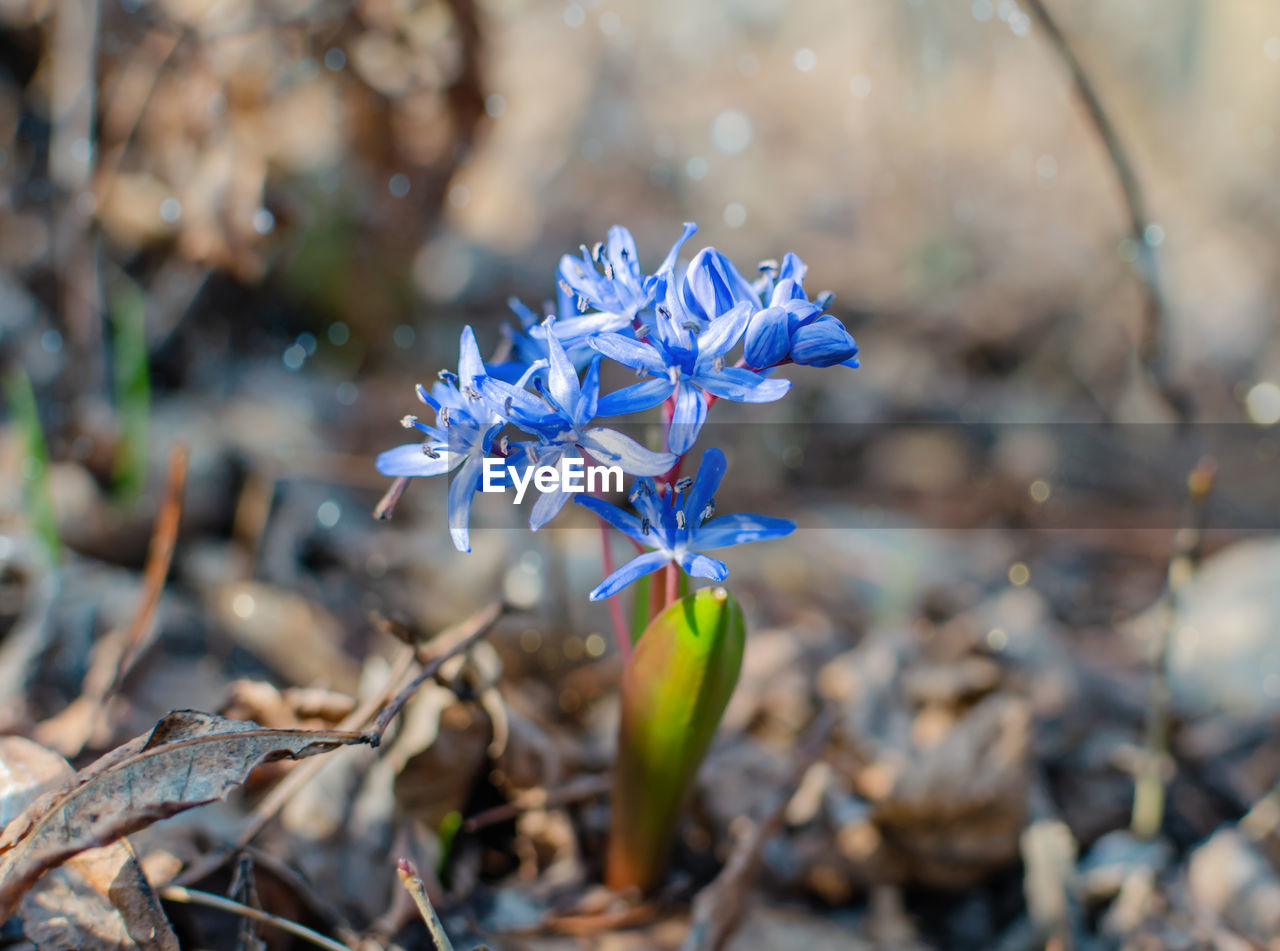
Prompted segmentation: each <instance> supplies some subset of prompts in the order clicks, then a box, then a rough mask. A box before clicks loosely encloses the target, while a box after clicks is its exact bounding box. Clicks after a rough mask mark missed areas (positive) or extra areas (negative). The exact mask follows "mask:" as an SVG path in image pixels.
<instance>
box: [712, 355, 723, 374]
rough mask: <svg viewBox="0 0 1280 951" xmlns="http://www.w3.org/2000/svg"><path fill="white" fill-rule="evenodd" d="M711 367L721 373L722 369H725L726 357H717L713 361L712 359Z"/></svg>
mask: <svg viewBox="0 0 1280 951" xmlns="http://www.w3.org/2000/svg"><path fill="white" fill-rule="evenodd" d="M711 369H713V370H715V371H716V372H717V373H719V372H720V371H721V370H723V369H724V357H716V358H715V359H714V360H712V361H711Z"/></svg>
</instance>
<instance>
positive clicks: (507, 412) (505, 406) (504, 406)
mask: <svg viewBox="0 0 1280 951" xmlns="http://www.w3.org/2000/svg"><path fill="white" fill-rule="evenodd" d="M514 398H515V397H512V396H508V397H507V401H506V402H505V403H503V404H502V409H503V412H504V414H505V415H507V416H510V415H511V401H512V400H513V399H514Z"/></svg>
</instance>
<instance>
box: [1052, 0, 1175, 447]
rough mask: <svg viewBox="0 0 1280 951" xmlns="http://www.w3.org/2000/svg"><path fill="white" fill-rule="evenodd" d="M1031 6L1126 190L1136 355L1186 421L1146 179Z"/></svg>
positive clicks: (1074, 60) (1057, 37)
mask: <svg viewBox="0 0 1280 951" xmlns="http://www.w3.org/2000/svg"><path fill="white" fill-rule="evenodd" d="M1027 6H1028V7H1029V8H1030V9H1031V13H1032V15H1033V16H1034V17H1035V18H1036V20H1037V21H1038V22H1039V24H1040V26H1041V27H1042V28H1043V30H1044V32H1045V36H1046V37H1047V38H1048V40H1049V44H1050V45H1051V46H1052V47H1053V49H1054V52H1055V53H1057V55H1058V58H1059V59H1061V60H1062V62H1063V65H1065V66H1066V67H1067V70H1068V71H1069V72H1070V73H1071V80H1072V83H1073V85H1074V86H1075V91H1076V95H1077V96H1079V98H1080V102H1081V104H1082V105H1083V106H1084V108H1085V112H1086V113H1087V114H1088V117H1089V121H1090V123H1091V124H1092V125H1093V128H1094V131H1095V132H1097V135H1098V138H1099V139H1100V140H1101V141H1102V146H1103V148H1104V149H1106V152H1107V157H1108V158H1109V159H1110V161H1111V167H1112V169H1114V170H1115V174H1116V179H1117V182H1118V183H1119V185H1120V191H1121V193H1122V194H1123V195H1124V201H1125V208H1126V210H1127V212H1128V218H1129V236H1130V238H1131V239H1132V241H1133V244H1134V249H1135V250H1134V253H1135V255H1136V257H1135V261H1134V269H1135V270H1136V271H1137V272H1138V277H1139V278H1140V279H1141V280H1142V286H1143V289H1144V291H1145V293H1146V307H1145V311H1144V320H1143V324H1144V325H1143V328H1142V334H1141V337H1140V340H1139V343H1138V359H1139V361H1140V363H1141V364H1142V368H1143V370H1144V371H1145V372H1146V374H1147V376H1148V378H1149V379H1150V380H1151V383H1152V385H1153V386H1154V387H1155V388H1156V390H1157V392H1158V393H1159V394H1160V396H1161V398H1162V399H1164V401H1165V402H1166V403H1167V404H1168V406H1169V408H1170V409H1171V410H1172V411H1173V413H1174V415H1175V416H1176V417H1177V419H1178V421H1179V422H1183V423H1185V422H1188V421H1189V420H1190V418H1191V403H1190V399H1189V398H1188V396H1187V394H1186V393H1185V392H1183V391H1182V390H1180V389H1179V388H1177V387H1176V386H1174V384H1173V383H1172V382H1171V381H1170V379H1169V370H1168V353H1167V341H1166V338H1167V336H1168V325H1169V316H1168V306H1167V304H1166V302H1165V298H1164V292H1163V291H1162V289H1161V285H1160V267H1159V264H1160V262H1159V257H1158V255H1157V254H1156V248H1155V244H1153V243H1152V242H1151V241H1150V240H1149V235H1150V232H1149V231H1148V227H1149V226H1150V224H1151V219H1150V217H1149V216H1148V214H1147V203H1146V197H1145V195H1144V193H1143V190H1142V183H1141V181H1140V180H1139V179H1138V175H1137V172H1136V171H1134V167H1133V163H1132V162H1131V161H1130V159H1129V153H1128V151H1127V150H1126V149H1125V147H1124V145H1123V144H1122V143H1121V141H1120V136H1119V134H1118V133H1117V132H1116V127H1115V124H1114V123H1113V122H1112V121H1111V117H1110V115H1109V114H1108V112H1107V110H1106V109H1105V108H1104V107H1103V105H1102V100H1101V99H1100V98H1099V97H1098V92H1097V90H1096V88H1095V87H1094V85H1093V81H1092V80H1090V79H1089V74H1088V73H1087V72H1085V69H1084V66H1083V64H1082V63H1081V62H1080V58H1079V57H1078V56H1076V53H1075V50H1074V49H1073V48H1072V46H1071V43H1070V42H1069V41H1068V40H1067V37H1066V35H1065V34H1064V33H1063V32H1062V29H1061V28H1060V27H1059V26H1058V22H1057V20H1055V19H1054V18H1053V15H1052V14H1050V13H1049V8H1048V7H1047V6H1046V5H1045V3H1044V0H1027Z"/></svg>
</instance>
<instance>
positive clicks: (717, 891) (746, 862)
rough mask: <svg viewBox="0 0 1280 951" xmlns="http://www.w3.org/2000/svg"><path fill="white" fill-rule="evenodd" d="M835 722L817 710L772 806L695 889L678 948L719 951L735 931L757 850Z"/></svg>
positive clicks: (755, 866)
mask: <svg viewBox="0 0 1280 951" xmlns="http://www.w3.org/2000/svg"><path fill="white" fill-rule="evenodd" d="M834 726H835V717H834V715H833V714H832V713H831V712H830V711H823V712H822V713H820V714H818V717H817V719H816V720H815V721H814V722H813V725H812V726H810V727H809V729H808V731H807V732H806V734H805V736H804V739H803V740H802V741H801V743H800V746H799V748H798V749H797V750H796V757H795V760H794V762H793V764H792V767H791V773H790V775H789V776H788V778H787V781H786V783H785V784H784V785H783V787H782V788H781V789H780V790H779V791H778V793H777V797H776V800H775V802H774V803H773V805H772V806H771V807H770V808H769V810H768V811H767V812H766V813H765V814H764V816H763V817H762V818H761V819H760V820H759V821H758V822H756V824H755V825H754V826H753V827H752V829H751V830H750V831H749V832H748V833H746V834H745V835H743V836H742V837H741V838H739V839H738V841H737V843H735V845H734V847H733V852H732V853H731V854H730V856H729V861H727V862H726V863H725V866H724V868H723V869H721V871H720V874H719V875H717V876H716V877H715V880H714V881H712V883H711V884H710V885H708V886H707V887H706V888H704V889H703V890H702V891H701V892H699V893H698V897H697V898H696V899H695V900H694V903H693V921H692V923H691V924H690V925H689V933H688V935H686V936H685V939H684V944H683V945H681V946H680V951H719V949H720V948H723V947H724V946H725V944H726V943H727V942H728V941H729V939H730V938H731V937H732V936H733V933H734V931H735V930H737V927H738V925H739V924H741V918H742V914H741V912H742V903H743V900H744V899H745V897H746V892H747V889H748V888H750V887H751V882H752V880H753V879H754V878H755V876H756V872H757V869H758V867H759V862H760V850H761V849H762V848H764V844H765V843H766V842H768V841H769V839H771V838H772V837H773V836H774V834H775V833H776V832H777V831H778V829H779V828H780V827H781V826H782V820H783V817H784V816H785V815H786V811H787V804H788V803H789V802H790V801H791V797H792V795H793V794H794V792H795V789H796V787H797V786H799V785H800V782H801V780H803V779H804V775H805V773H807V772H808V771H809V767H811V766H812V765H813V764H814V763H816V762H817V761H818V758H819V757H820V756H821V755H822V750H823V748H824V747H825V746H826V744H827V738H828V737H829V736H830V735H831V730H832V729H833V728H834Z"/></svg>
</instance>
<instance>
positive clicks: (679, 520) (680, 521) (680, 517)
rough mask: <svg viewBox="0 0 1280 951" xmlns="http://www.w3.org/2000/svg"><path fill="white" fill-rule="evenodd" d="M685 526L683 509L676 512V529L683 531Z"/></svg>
mask: <svg viewBox="0 0 1280 951" xmlns="http://www.w3.org/2000/svg"><path fill="white" fill-rule="evenodd" d="M684 526H685V521H684V509H677V510H676V528H679V529H683V528H684Z"/></svg>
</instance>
